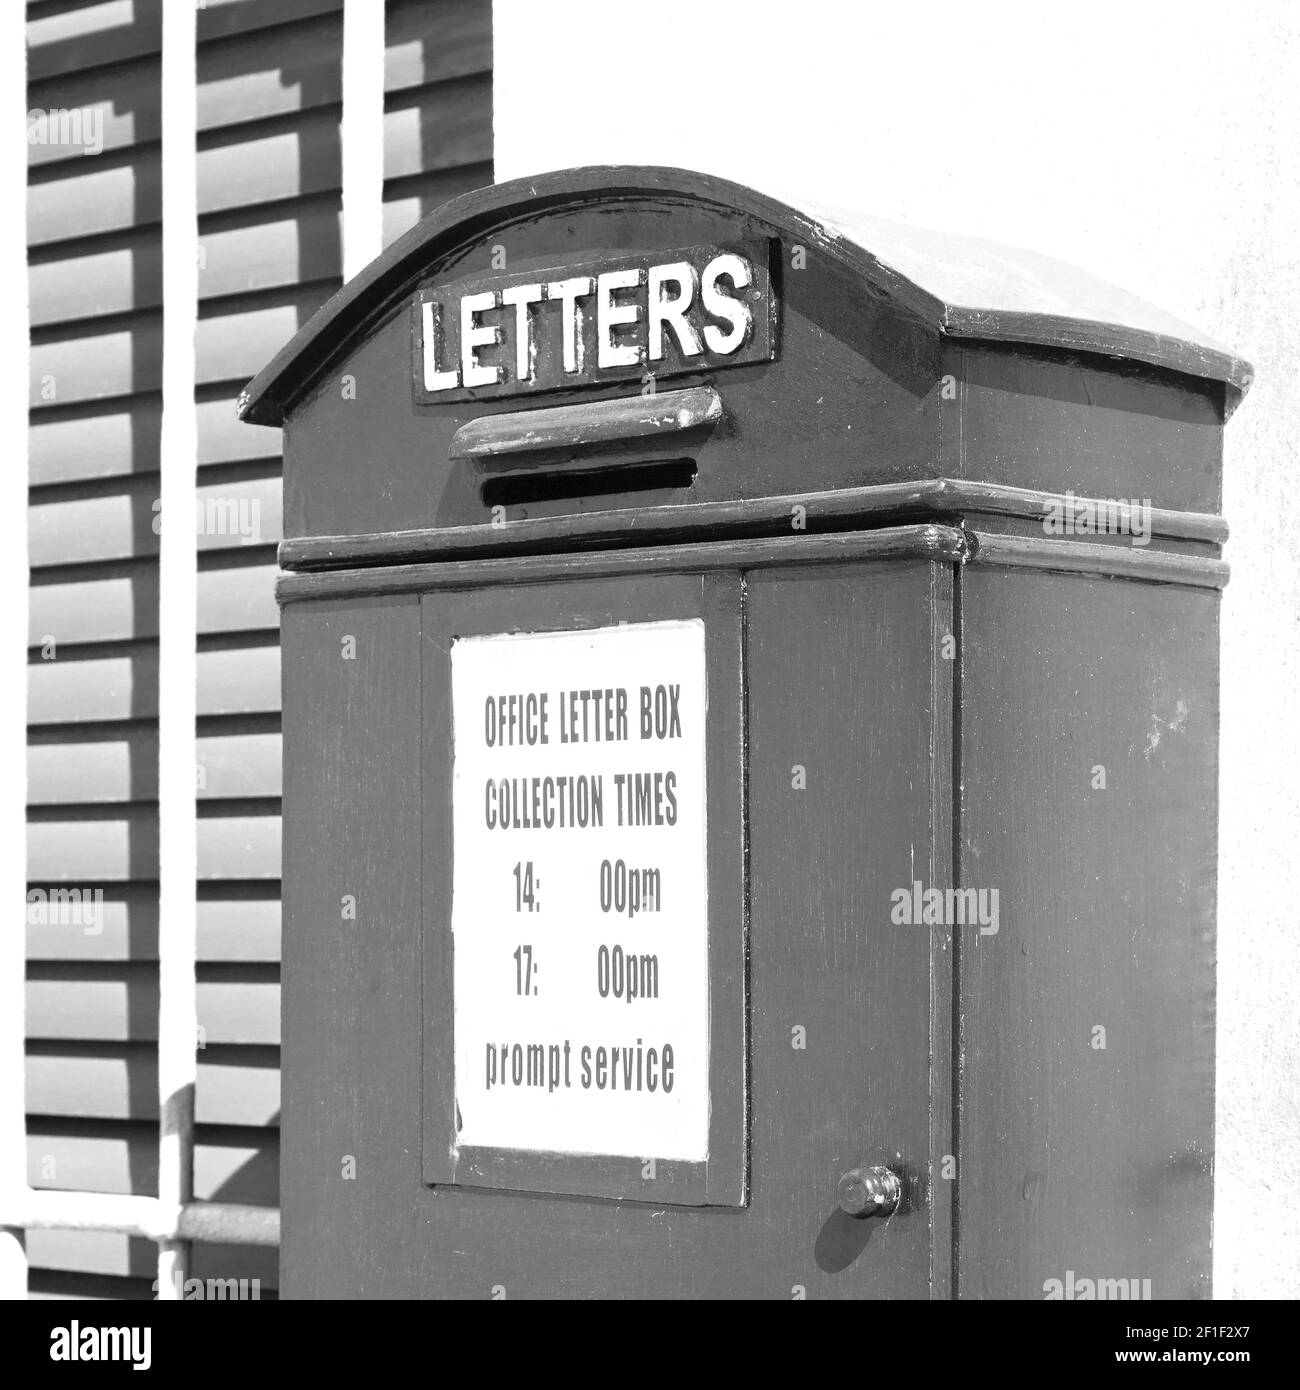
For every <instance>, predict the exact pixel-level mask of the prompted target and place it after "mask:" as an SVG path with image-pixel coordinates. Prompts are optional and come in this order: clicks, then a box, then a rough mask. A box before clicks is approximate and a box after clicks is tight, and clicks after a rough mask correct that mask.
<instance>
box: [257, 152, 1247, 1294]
mask: <svg viewBox="0 0 1300 1390" xmlns="http://www.w3.org/2000/svg"><path fill="white" fill-rule="evenodd" d="M1248 384H1249V375H1248V368H1247V366H1246V364H1245V363H1244V362H1242V361H1241V360H1239V359H1238V358H1236V357H1235V356H1233V355H1232V354H1231V353H1230V352H1228V351H1226V350H1224V349H1222V348H1220V347H1217V346H1216V345H1215V344H1213V343H1212V342H1210V341H1208V340H1207V339H1205V338H1203V337H1202V336H1201V335H1200V334H1198V333H1197V332H1196V331H1195V330H1194V329H1192V328H1189V327H1188V326H1186V325H1185V324H1182V323H1180V322H1178V321H1177V320H1174V319H1172V318H1170V317H1168V316H1167V315H1165V314H1163V313H1162V312H1160V311H1159V310H1156V309H1154V308H1152V307H1151V306H1149V305H1147V304H1145V303H1143V302H1141V301H1138V300H1136V299H1133V298H1132V297H1130V296H1128V295H1126V294H1124V293H1122V292H1121V291H1118V290H1115V289H1112V288H1111V287H1109V286H1107V285H1105V284H1103V283H1101V282H1099V281H1097V280H1094V279H1093V278H1091V277H1090V276H1088V275H1085V274H1083V273H1081V272H1078V271H1074V270H1071V269H1069V268H1068V267H1064V266H1062V265H1059V264H1057V263H1054V262H1051V261H1048V260H1045V259H1043V258H1040V257H1036V256H1031V255H1029V254H1027V253H1022V252H1016V251H1012V250H1008V249H1006V248H1002V247H997V246H993V245H990V244H987V243H983V242H978V241H972V240H964V239H961V238H956V237H947V236H940V235H937V234H934V233H927V232H921V231H918V230H916V229H913V228H910V227H897V226H892V225H890V224H887V223H883V222H875V221H872V220H871V219H869V218H866V217H856V216H851V215H848V214H837V213H836V214H832V213H828V212H820V211H818V210H816V209H813V208H807V207H793V206H789V205H787V204H785V203H781V202H778V201H775V200H773V199H772V198H770V197H767V196H764V195H762V194H759V193H756V192H754V191H753V190H751V189H748V188H743V187H740V186H737V185H735V184H731V183H727V182H725V181H722V180H720V179H716V178H711V177H705V176H702V175H698V174H692V173H687V172H683V171H680V170H671V169H655V168H595V169H580V170H571V171H566V172H562V173H555V174H548V175H546V176H544V177H539V178H535V179H527V180H518V181H514V182H509V183H503V184H500V185H497V186H495V187H491V188H485V189H481V190H478V191H476V192H474V193H470V194H467V195H465V196H463V197H460V198H457V199H455V200H453V201H452V202H450V203H448V204H446V205H445V206H443V207H441V208H439V209H438V210H437V211H435V212H434V213H432V214H431V215H430V216H428V217H427V218H425V219H424V221H422V222H421V223H420V224H419V225H418V226H417V227H415V228H414V229H413V230H412V231H411V232H410V233H408V234H407V235H406V236H404V237H403V238H402V239H401V240H400V241H398V242H397V243H395V244H394V245H393V246H392V247H390V248H389V250H388V251H386V252H385V253H384V254H383V255H382V256H381V257H380V258H379V259H378V260H376V261H375V262H374V263H373V264H372V265H370V266H369V267H368V268H367V269H366V270H365V271H363V272H362V273H361V274H360V275H358V276H357V277H356V278H355V279H354V280H352V281H351V282H349V283H348V284H347V285H345V286H344V287H343V288H342V290H340V291H339V293H338V294H337V295H336V296H335V297H334V298H333V299H332V300H331V301H330V302H329V303H328V304H326V305H325V306H324V308H322V309H321V310H320V312H319V313H318V314H317V315H316V316H315V318H313V319H312V320H311V322H310V323H309V324H307V326H306V327H305V328H304V329H303V330H302V331H301V332H300V333H299V334H298V335H297V337H296V338H294V340H293V341H292V342H291V343H289V344H288V346H287V347H286V348H285V349H284V350H283V351H282V352H281V353H280V354H279V355H278V356H277V357H276V358H275V359H274V360H273V361H272V362H271V363H270V365H268V366H267V368H266V369H265V370H264V371H263V372H262V373H261V374H260V375H259V376H258V377H257V379H256V380H255V381H254V382H253V383H252V384H251V386H250V387H249V389H248V390H247V392H246V393H245V395H244V397H243V399H242V402H241V413H242V415H243V417H244V418H245V419H246V420H249V421H253V422H256V423H260V424H270V425H282V426H283V429H284V488H285V539H284V541H283V543H282V546H281V552H280V558H281V566H282V569H283V570H284V571H285V573H284V574H283V575H282V577H281V579H280V581H279V598H280V601H281V604H282V608H283V650H284V655H283V661H284V666H283V671H284V675H283V699H284V757H285V769H284V818H285V849H284V906H285V916H284V942H283V971H284V984H283V1010H284V1015H283V1067H284V1108H283V1118H282V1144H283V1158H282V1202H283V1240H284V1243H283V1250H282V1265H283V1270H282V1285H283V1289H284V1292H285V1294H286V1295H287V1296H290V1297H313V1296H354V1297H369V1296H380V1297H438V1298H442V1297H479V1298H526V1297H548V1296H565V1297H642V1296H645V1297H657V1296H666V1297H686V1298H692V1297H694V1298H700V1297H729V1296H741V1297H770V1298H802V1297H806V1298H864V1299H865V1298H952V1297H961V1298H981V1297H998V1298H1035V1299H1041V1298H1099V1299H1105V1298H1133V1299H1142V1298H1180V1297H1188V1296H1192V1297H1203V1296H1208V1294H1209V1290H1210V1241H1211V1202H1212V1186H1213V1184H1212V1169H1213V1153H1214V1145H1213V1137H1214V1093H1213V1075H1214V1072H1213V1061H1214V959H1215V957H1214V930H1215V916H1214V914H1215V851H1216V794H1217V789H1216V767H1217V763H1216V759H1217V751H1216V750H1217V724H1218V695H1217V686H1218V626H1217V625H1218V612H1219V593H1220V589H1221V588H1222V586H1223V584H1224V583H1225V581H1226V577H1227V570H1226V567H1225V565H1224V563H1223V562H1222V560H1221V559H1220V552H1221V548H1222V545H1223V542H1224V540H1225V537H1226V529H1225V526H1224V523H1223V520H1222V518H1221V516H1220V515H1219V511H1220V480H1221V444H1222V434H1223V429H1224V425H1225V421H1226V420H1227V418H1228V416H1229V415H1230V413H1231V411H1232V409H1233V408H1234V406H1235V405H1236V403H1237V402H1238V400H1239V399H1240V397H1241V395H1242V393H1243V392H1244V391H1245V390H1246V388H1247V386H1248Z"/></svg>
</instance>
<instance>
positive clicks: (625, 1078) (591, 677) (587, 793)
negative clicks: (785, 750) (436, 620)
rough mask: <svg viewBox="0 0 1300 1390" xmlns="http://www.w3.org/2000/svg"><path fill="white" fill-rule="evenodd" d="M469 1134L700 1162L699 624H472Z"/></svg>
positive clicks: (465, 982)
mask: <svg viewBox="0 0 1300 1390" xmlns="http://www.w3.org/2000/svg"><path fill="white" fill-rule="evenodd" d="M451 675H452V711H453V738H454V757H455V763H454V767H455V771H454V776H453V789H452V810H453V835H454V861H453V863H454V867H453V880H452V932H453V936H454V958H455V965H454V990H455V1037H456V1105H457V1110H458V1113H459V1118H460V1131H459V1134H458V1137H457V1144H458V1145H459V1146H461V1147H464V1146H485V1147H492V1148H507V1149H544V1150H551V1151H555V1152H560V1153H584V1154H614V1155H625V1156H627V1157H630V1158H665V1159H668V1158H671V1159H688V1160H703V1159H705V1158H706V1157H707V1156H708V1135H709V1067H708V1063H709V1028H708V1006H709V963H708V902H707V892H706V889H707V876H706V866H707V855H706V848H705V841H706V825H705V794H704V793H705V738H704V733H705V729H704V722H705V709H706V697H705V666H704V623H703V621H702V620H700V619H693V620H690V621H681V622H657V623H635V624H624V625H621V626H618V627H606V628H596V629H587V630H585V631H579V632H563V633H526V634H520V635H513V634H512V635H503V636H490V637H465V638H459V639H457V640H456V641H455V642H454V643H453V644H452V648H451Z"/></svg>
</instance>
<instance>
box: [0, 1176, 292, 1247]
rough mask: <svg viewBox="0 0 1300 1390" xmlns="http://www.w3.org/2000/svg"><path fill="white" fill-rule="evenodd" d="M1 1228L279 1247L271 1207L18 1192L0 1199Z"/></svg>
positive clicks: (276, 1221) (46, 1191) (277, 1227)
mask: <svg viewBox="0 0 1300 1390" xmlns="http://www.w3.org/2000/svg"><path fill="white" fill-rule="evenodd" d="M0 1226H3V1227H8V1228H10V1229H12V1230H70V1231H116V1232H118V1233H119V1234H121V1235H128V1236H140V1237H143V1239H145V1240H157V1241H162V1240H202V1241H208V1242H210V1243H212V1244H217V1245H272V1246H274V1245H278V1244H279V1243H280V1213H279V1210H278V1209H277V1208H275V1207H254V1206H241V1205H239V1204H236V1203H233V1202H187V1203H186V1204H185V1205H184V1206H182V1207H177V1206H175V1205H171V1204H167V1203H164V1202H160V1201H159V1200H158V1198H157V1197H135V1196H125V1195H119V1194H116V1193H109V1192H60V1191H55V1190H49V1189H36V1188H19V1189H18V1190H17V1191H10V1192H4V1193H0Z"/></svg>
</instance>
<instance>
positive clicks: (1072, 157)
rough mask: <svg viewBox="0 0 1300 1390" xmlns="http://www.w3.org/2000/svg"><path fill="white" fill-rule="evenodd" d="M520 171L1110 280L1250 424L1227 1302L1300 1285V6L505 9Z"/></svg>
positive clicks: (1231, 453)
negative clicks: (914, 228)
mask: <svg viewBox="0 0 1300 1390" xmlns="http://www.w3.org/2000/svg"><path fill="white" fill-rule="evenodd" d="M493 32H494V45H495V79H494V80H495V92H494V102H495V126H496V132H495V134H496V170H497V178H498V179H506V178H513V177H515V176H518V175H523V174H532V173H536V172H540V171H541V170H544V169H553V168H563V167H565V166H569V165H577V164H599V163H638V164H641V163H645V164H675V165H681V166H684V167H686V168H695V169H701V170H704V171H706V172H709V173H717V174H722V175H725V176H727V177H728V178H732V179H735V180H737V181H738V182H741V183H747V184H752V185H754V186H756V187H758V188H761V189H763V190H765V191H768V192H776V193H782V192H786V193H791V194H795V195H799V194H802V195H804V196H806V197H807V198H810V199H813V200H815V201H819V202H822V203H831V204H838V205H840V206H843V207H857V208H861V209H863V210H865V211H868V212H871V213H874V214H877V215H879V216H882V217H890V218H894V219H897V220H899V221H906V222H914V223H916V224H917V225H919V226H930V227H938V228H943V229H946V230H951V231H959V232H965V233H971V234H975V235H980V236H987V237H992V238H995V239H997V240H1000V241H1005V242H1009V243H1012V244H1015V245H1020V246H1026V247H1031V248H1033V249H1035V250H1038V251H1042V252H1046V253H1048V254H1051V255H1056V256H1059V257H1061V258H1062V259H1065V260H1069V261H1073V262H1075V263H1076V264H1078V265H1080V266H1083V267H1085V268H1087V269H1088V270H1091V271H1094V272H1095V273H1097V274H1099V275H1102V276H1104V277H1106V278H1108V279H1111V280H1113V281H1115V282H1116V283H1117V284H1119V285H1122V286H1124V287H1125V288H1127V289H1130V290H1133V291H1135V292H1136V293H1138V294H1140V295H1142V296H1143V297H1145V298H1147V299H1149V300H1151V301H1153V302H1154V303H1156V304H1158V305H1160V306H1161V307H1163V308H1165V309H1167V310H1169V311H1171V312H1172V313H1174V314H1177V315H1178V316H1179V317H1181V318H1184V319H1187V320H1188V321H1190V322H1191V323H1194V324H1196V325H1198V326H1199V327H1201V328H1203V329H1204V330H1206V331H1207V332H1208V333H1210V334H1211V335H1212V336H1214V337H1216V338H1218V339H1219V340H1220V341H1221V342H1223V343H1225V344H1227V345H1229V346H1231V347H1232V348H1234V349H1236V350H1237V351H1238V352H1240V353H1242V354H1243V355H1244V356H1246V357H1247V358H1249V359H1250V361H1251V362H1252V363H1253V364H1254V367H1255V371H1256V376H1257V382H1256V385H1255V386H1254V388H1253V390H1252V392H1251V394H1250V396H1249V397H1248V398H1247V400H1246V403H1245V405H1244V406H1243V407H1242V408H1241V409H1240V410H1239V411H1238V413H1237V415H1236V416H1235V417H1234V418H1233V419H1232V421H1231V422H1230V424H1229V428H1228V434H1227V457H1226V460H1225V511H1226V513H1227V516H1228V520H1229V522H1230V524H1231V526H1232V529H1233V537H1234V539H1233V541H1232V542H1231V544H1230V545H1229V548H1228V553H1227V558H1228V559H1229V560H1230V561H1231V563H1232V567H1233V577H1232V582H1231V583H1230V585H1229V586H1228V589H1227V591H1226V594H1225V598H1224V608H1223V652H1222V661H1223V680H1222V689H1223V733H1222V748H1221V767H1222V801H1221V806H1222V810H1221V815H1222V824H1221V833H1220V893H1219V1015H1218V1025H1219V1033H1218V1037H1219V1044H1218V1140H1217V1142H1218V1157H1217V1178H1216V1200H1215V1244H1216V1250H1215V1292H1216V1294H1217V1296H1218V1297H1220V1298H1226V1297H1233V1296H1242V1297H1244V1296H1254V1297H1270V1296H1272V1297H1277V1296H1286V1297H1296V1296H1297V1295H1300V1045H1298V1044H1300V951H1297V949H1296V938H1297V934H1298V933H1297V927H1298V926H1300V919H1298V917H1297V904H1300V873H1298V872H1297V866H1298V865H1300V777H1298V776H1297V773H1300V756H1298V754H1297V745H1298V744H1300V701H1297V697H1296V688H1297V684H1300V660H1298V659H1297V645H1298V644H1297V625H1298V623H1300V565H1298V564H1297V560H1296V549H1295V547H1294V544H1293V543H1292V544H1288V542H1289V541H1293V538H1296V537H1300V502H1298V499H1300V487H1298V486H1297V478H1296V474H1297V471H1298V464H1297V448H1296V445H1297V438H1298V435H1300V426H1298V424H1297V422H1298V421H1300V329H1298V328H1297V315H1298V313H1300V194H1298V189H1300V179H1298V174H1300V95H1297V94H1298V93H1300V6H1296V5H1293V4H1288V3H1285V0H1281V2H1280V3H1275V4H1269V3H1263V2H1262V0H1257V2H1256V3H1251V4H1248V5H1238V6H1229V7H1225V6H1223V5H1222V4H1210V3H1205V0H1192V2H1191V3H1188V2H1187V0H1182V2H1181V3H1155V2H1154V0H1136V2H1135V0H1123V3H1115V2H1114V0H1093V3H1091V4H1089V5H1088V6H1086V7H1085V8H1083V9H1079V8H1078V7H1076V6H1046V5H1041V4H1032V5H1031V4H1023V5H1022V4H1017V3H1010V0H1001V2H1000V3H999V2H998V0H994V2H993V3H980V4H977V5H976V4H968V3H960V4H951V3H946V0H932V3H930V4H927V5H924V6H921V5H911V4H905V3H902V0H894V3H890V4H876V3H847V2H846V3H839V4H835V3H828V0H804V3H799V4H789V5H787V4H781V5H775V4H768V5H764V4H762V3H761V2H760V0H748V3H746V2H745V0H662V2H661V3H657V4H653V5H619V4H613V3H610V0H547V3H545V4H537V3H536V0H495V7H494V14H493Z"/></svg>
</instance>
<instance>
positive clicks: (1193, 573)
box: [967, 531, 1230, 589]
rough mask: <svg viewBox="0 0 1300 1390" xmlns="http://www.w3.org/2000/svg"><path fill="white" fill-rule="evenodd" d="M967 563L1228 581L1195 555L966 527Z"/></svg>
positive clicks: (1194, 582)
mask: <svg viewBox="0 0 1300 1390" xmlns="http://www.w3.org/2000/svg"><path fill="white" fill-rule="evenodd" d="M967 536H968V537H969V540H970V542H971V553H970V555H969V556H968V562H969V563H970V564H973V565H1001V566H1006V567H1008V568H1024V569H1043V570H1057V571H1059V572H1062V573H1066V574H1092V575H1099V576H1107V577H1110V578H1115V579H1139V580H1146V581H1147V582H1148V583H1153V584H1185V585H1190V586H1191V587H1193V588H1200V589H1222V588H1223V586H1224V585H1225V584H1226V583H1227V582H1228V576H1229V573H1230V570H1229V567H1228V565H1227V564H1226V563H1225V562H1224V561H1222V560H1216V559H1211V558H1210V557H1209V556H1201V555H1171V554H1169V553H1168V552H1167V551H1161V550H1149V549H1145V548H1139V547H1137V546H1123V545H1095V544H1087V543H1085V542H1083V541H1061V540H1056V539H1053V538H1052V537H1048V536H1044V537H1042V538H1041V539H1040V538H1039V537H1037V536H1003V535H991V534H989V533H988V532H983V531H969V532H967Z"/></svg>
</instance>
